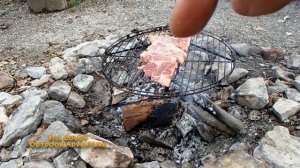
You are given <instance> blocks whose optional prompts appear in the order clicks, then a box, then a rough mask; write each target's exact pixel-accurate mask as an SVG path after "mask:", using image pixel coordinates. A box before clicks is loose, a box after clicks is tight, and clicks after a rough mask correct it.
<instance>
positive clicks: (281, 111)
mask: <svg viewBox="0 0 300 168" xmlns="http://www.w3.org/2000/svg"><path fill="white" fill-rule="evenodd" d="M299 111H300V103H298V102H295V101H293V100H288V99H285V98H280V99H278V100H277V102H276V103H275V104H274V105H273V112H274V113H275V115H276V116H277V117H278V118H279V119H280V120H281V121H285V120H287V119H288V118H289V117H290V116H292V115H295V114H296V113H297V112H299Z"/></svg>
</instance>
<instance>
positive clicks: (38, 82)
mask: <svg viewBox="0 0 300 168" xmlns="http://www.w3.org/2000/svg"><path fill="white" fill-rule="evenodd" d="M50 77H51V75H49V74H46V75H43V76H42V77H41V78H40V79H35V80H33V81H31V82H30V83H31V86H33V87H39V86H42V85H44V84H45V83H47V82H48V81H49V79H50Z"/></svg>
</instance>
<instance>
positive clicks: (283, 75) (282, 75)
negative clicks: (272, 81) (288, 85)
mask: <svg viewBox="0 0 300 168" xmlns="http://www.w3.org/2000/svg"><path fill="white" fill-rule="evenodd" d="M272 69H274V70H275V74H276V77H277V78H278V79H282V80H285V81H288V82H292V81H293V78H294V77H295V74H294V73H292V72H289V71H286V70H284V69H282V68H280V67H279V66H274V67H272Z"/></svg>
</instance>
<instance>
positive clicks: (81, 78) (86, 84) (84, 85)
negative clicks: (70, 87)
mask: <svg viewBox="0 0 300 168" xmlns="http://www.w3.org/2000/svg"><path fill="white" fill-rule="evenodd" d="M93 82H94V77H93V76H91V75H83V74H79V75H77V76H75V78H74V80H73V84H74V86H75V87H76V88H77V89H79V90H80V91H82V92H87V91H89V89H90V88H91V86H92V85H93Z"/></svg>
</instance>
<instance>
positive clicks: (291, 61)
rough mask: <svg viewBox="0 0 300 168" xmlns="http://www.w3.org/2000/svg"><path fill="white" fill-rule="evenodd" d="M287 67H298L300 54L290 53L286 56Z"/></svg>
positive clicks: (299, 66)
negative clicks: (290, 54)
mask: <svg viewBox="0 0 300 168" xmlns="http://www.w3.org/2000/svg"><path fill="white" fill-rule="evenodd" d="M287 67H288V68H290V69H300V56H299V55H292V56H289V57H287Z"/></svg>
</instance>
